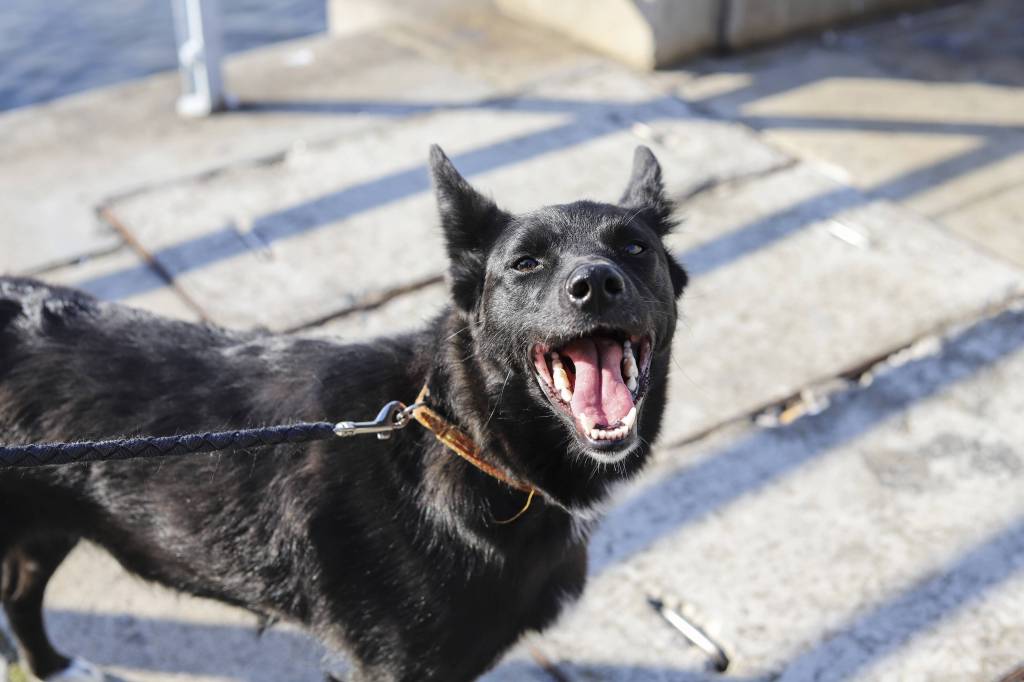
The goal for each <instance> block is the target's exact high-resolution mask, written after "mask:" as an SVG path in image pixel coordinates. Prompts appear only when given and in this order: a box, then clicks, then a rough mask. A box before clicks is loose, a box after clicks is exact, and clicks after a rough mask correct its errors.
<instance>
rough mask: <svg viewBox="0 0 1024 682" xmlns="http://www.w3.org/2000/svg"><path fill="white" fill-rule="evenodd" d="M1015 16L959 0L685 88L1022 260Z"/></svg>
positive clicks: (1022, 157) (997, 5) (1021, 62)
mask: <svg viewBox="0 0 1024 682" xmlns="http://www.w3.org/2000/svg"><path fill="white" fill-rule="evenodd" d="M1022 20H1024V7H1022V6H1021V5H1020V4H1019V3H1016V4H1015V3H1012V2H1006V1H1005V0H988V1H987V2H981V3H972V4H970V5H958V6H954V7H950V8H946V9H943V10H939V11H935V12H928V13H924V14H921V15H914V16H912V17H910V18H908V19H907V20H906V21H901V22H888V23H886V24H881V25H878V26H870V27H865V28H863V29H852V30H850V31H845V32H840V33H839V34H837V35H836V36H835V37H834V38H833V40H832V42H831V44H830V45H825V46H813V45H809V44H803V45H800V46H796V47H788V48H784V49H781V50H778V51H774V52H771V53H767V54H762V55H756V56H752V57H749V58H746V57H744V58H740V59H736V60H724V61H715V62H709V63H708V64H707V65H706V67H701V69H700V70H703V69H704V68H707V69H709V70H710V73H709V74H708V75H707V77H706V78H695V79H692V80H689V81H687V82H685V83H683V85H682V86H681V92H682V93H683V95H684V97H685V98H686V99H688V100H690V101H693V102H699V103H700V106H702V107H706V108H708V109H711V110H712V111H714V112H715V113H717V114H719V115H721V116H725V117H727V118H730V119H734V120H740V121H743V122H745V123H747V124H749V125H751V126H753V127H755V128H757V129H759V130H761V131H762V132H763V134H764V136H765V138H766V139H767V140H769V141H771V142H772V143H774V144H777V145H779V146H780V147H782V148H784V149H786V150H787V151H789V152H790V153H792V154H794V155H797V156H800V157H802V158H804V159H807V160H816V161H818V162H820V163H821V164H822V165H823V166H824V167H827V168H829V169H830V170H831V172H833V173H835V174H836V175H837V176H839V177H842V178H844V179H845V180H847V181H848V182H850V183H851V184H853V185H855V186H857V187H859V188H861V189H863V190H864V191H865V192H868V193H870V194H872V195H875V196H879V197H885V198H888V199H892V200H894V201H898V202H900V203H903V204H905V205H906V206H908V207H909V208H911V209H913V210H915V211H917V212H919V213H921V214H922V215H925V216H928V217H930V218H933V219H935V220H936V221H938V222H940V223H941V224H943V225H945V226H947V227H948V228H949V229H951V230H953V231H954V232H956V233H957V234H959V235H961V236H964V237H966V238H967V239H969V240H971V241H974V242H976V243H979V244H982V245H984V246H986V247H987V248H988V249H989V250H990V251H991V252H992V253H995V254H997V255H999V256H1000V257H1003V258H1007V259H1009V260H1011V261H1013V262H1015V263H1017V264H1024V233H1022V231H1021V230H1020V229H1019V220H1018V216H1019V215H1020V214H1021V213H1022V212H1024V192H1022V191H1021V189H1022V188H1024V113H1022V112H1024V78H1022V77H1020V76H1019V74H1021V73H1024V57H1022V56H1021V54H1022V53H1021V51H1020V49H1019V47H1020V45H1021V42H1022V40H1024V39H1022V38H1020V35H1019V32H1015V31H1011V30H1007V29H1006V28H1004V27H1005V26H1009V25H1014V26H1016V25H1018V24H1019V23H1020V21H1022ZM719 69H721V70H723V71H726V72H728V74H727V75H723V74H720V73H715V72H716V71H718V70H719ZM1014 74H1018V75H1014Z"/></svg>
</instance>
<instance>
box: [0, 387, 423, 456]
mask: <svg viewBox="0 0 1024 682" xmlns="http://www.w3.org/2000/svg"><path fill="white" fill-rule="evenodd" d="M422 404H423V403H420V402H416V403H413V404H412V405H409V406H406V405H405V403H403V402H401V401H399V400H392V401H391V402H389V403H387V404H386V405H384V407H382V408H381V409H380V412H378V413H377V417H376V418H375V419H373V420H372V421H366V422H351V421H345V422H338V423H337V424H334V423H331V422H299V423H297V424H287V425H281V426H264V427H261V428H255V429H238V430H236V431H213V432H210V433H189V434H184V435H181V436H137V437H135V438H116V439H111V440H100V441H92V442H82V443H41V444H32V445H9V446H0V469H2V468H5V467H22V468H27V467H40V466H52V465H57V464H72V463H76V462H109V461H112V460H124V459H148V458H152V457H174V456H177V455H192V454H196V453H200V452H217V451H218V450H227V449H230V448H256V447H263V446H265V445H281V444H282V443H309V442H311V441H315V440H327V439H328V438H334V437H342V438H345V437H348V436H358V435H364V434H375V435H376V436H377V438H380V439H387V438H390V437H391V433H392V432H394V431H397V430H399V429H404V428H405V427H406V426H408V425H409V423H410V422H411V421H412V414H413V412H414V411H415V410H416V409H417V408H419V407H421V406H422Z"/></svg>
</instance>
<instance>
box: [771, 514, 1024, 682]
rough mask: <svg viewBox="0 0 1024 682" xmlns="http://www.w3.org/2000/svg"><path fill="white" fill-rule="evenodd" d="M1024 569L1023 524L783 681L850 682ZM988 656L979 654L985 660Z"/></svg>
mask: <svg viewBox="0 0 1024 682" xmlns="http://www.w3.org/2000/svg"><path fill="white" fill-rule="evenodd" d="M1022 570H1024V519H1019V520H1017V521H1016V522H1015V523H1013V524H1011V525H1010V526H1009V527H1008V528H1005V529H1004V530H1002V531H1001V532H998V533H995V534H994V535H992V536H990V537H989V538H987V539H986V540H985V541H983V542H981V543H980V544H978V545H975V546H974V547H973V548H971V549H970V550H969V551H967V552H966V553H964V554H963V555H962V556H961V557H960V558H959V559H957V560H956V561H954V562H953V563H952V564H950V565H948V566H946V567H944V568H943V569H942V570H941V571H940V572H939V573H938V574H936V575H932V576H930V577H927V578H925V579H923V580H921V581H919V582H918V583H916V584H915V585H913V586H911V587H909V588H907V589H906V590H904V591H903V592H900V593H899V594H897V595H895V596H893V597H892V598H890V599H888V600H886V601H885V602H884V603H882V604H880V605H878V606H877V607H875V608H874V609H871V610H869V611H868V612H867V613H864V614H863V615H861V616H858V617H856V618H854V619H852V620H851V621H849V622H848V623H846V624H845V625H842V626H840V627H839V629H838V631H833V632H832V634H831V635H830V636H829V637H828V638H827V639H825V640H824V641H822V642H821V643H819V644H818V645H816V646H814V647H813V648H812V649H810V650H809V651H807V652H805V653H803V654H801V655H800V656H798V657H797V658H795V659H794V660H793V661H792V662H791V663H790V664H789V665H788V666H787V667H786V668H785V670H784V671H783V673H782V674H781V675H780V676H779V677H778V678H777V679H778V680H779V682H798V681H801V680H816V681H821V682H826V681H832V682H841V681H842V680H849V679H850V678H852V677H854V676H855V675H856V674H857V673H859V672H861V671H863V670H864V669H865V668H866V667H868V666H870V665H872V664H876V663H878V662H879V661H880V660H882V659H884V658H885V657H887V656H889V655H891V654H892V653H894V652H895V651H896V650H897V649H899V648H900V647H902V646H905V645H906V644H907V643H909V641H910V640H911V639H913V637H914V636H915V635H917V634H920V633H921V632H922V631H924V630H926V629H928V628H930V627H932V626H934V625H935V623H936V622H938V621H940V620H942V619H944V618H948V617H949V616H951V615H953V614H954V613H956V612H957V611H959V610H960V609H962V608H964V607H965V606H967V605H969V604H971V603H973V602H976V601H978V600H980V599H981V598H983V597H984V596H985V595H986V593H988V592H989V591H990V590H992V589H993V588H995V587H997V586H998V585H999V584H1001V583H1004V582H1005V581H1006V580H1008V579H1010V578H1012V577H1014V576H1015V575H1017V574H1019V573H1020V572H1021V571H1022ZM983 653H984V652H982V651H979V652H978V654H979V655H982V654H983Z"/></svg>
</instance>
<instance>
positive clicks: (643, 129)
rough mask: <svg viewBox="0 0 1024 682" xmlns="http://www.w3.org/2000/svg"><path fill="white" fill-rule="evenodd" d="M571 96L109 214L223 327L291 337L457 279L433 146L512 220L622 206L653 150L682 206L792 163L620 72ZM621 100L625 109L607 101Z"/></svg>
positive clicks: (453, 115)
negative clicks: (547, 211) (546, 211)
mask: <svg viewBox="0 0 1024 682" xmlns="http://www.w3.org/2000/svg"><path fill="white" fill-rule="evenodd" d="M560 83H561V81H553V83H552V84H551V85H548V86H546V87H538V88H536V89H534V90H531V91H530V92H529V93H528V94H526V95H524V96H522V97H518V98H512V99H508V100H501V101H495V102H490V103H484V104H482V105H480V106H478V107H465V108H462V109H460V110H458V111H446V112H441V113H435V114H432V115H429V116H423V117H419V118H416V119H414V120H409V121H406V122H404V123H403V124H402V125H397V124H396V125H393V126H389V127H380V128H377V129H374V130H371V131H364V132H363V133H361V134H360V135H358V136H352V137H346V138H344V139H341V140H339V141H338V142H336V143H332V144H327V145H321V146H311V147H308V148H306V149H304V150H297V151H295V152H294V153H292V154H289V155H288V156H286V157H285V158H284V159H282V160H280V161H279V162H274V163H264V164H259V165H245V166H238V167H234V168H230V169H227V170H225V171H224V172H221V173H217V174H213V175H210V176H205V177H202V178H199V179H197V180H193V181H187V182H181V183H176V184H173V185H168V186H165V187H161V188H158V189H155V190H152V191H149V192H143V193H139V194H137V195H134V196H131V197H127V198H125V199H122V200H120V201H118V202H115V203H114V204H113V205H112V206H111V211H112V212H113V213H114V214H115V215H116V216H117V219H118V220H119V221H120V222H121V223H122V224H123V226H124V227H125V229H126V230H128V231H129V232H130V233H131V234H132V235H133V237H134V238H135V239H136V240H137V241H138V242H139V243H140V244H141V245H142V247H143V248H144V249H145V250H146V252H148V253H149V254H152V255H153V256H154V257H155V258H156V259H157V260H158V261H159V262H160V263H161V265H162V266H163V267H164V268H165V269H166V270H167V271H169V272H171V273H173V274H174V276H175V279H176V283H177V285H178V286H180V287H181V288H182V290H183V291H184V292H186V293H187V294H188V296H189V297H190V298H191V299H192V300H194V301H196V302H197V303H198V304H199V306H200V307H201V308H202V309H203V310H204V311H205V312H206V313H207V314H208V315H209V316H210V317H211V319H213V320H214V321H216V322H218V323H221V324H226V325H235V326H247V325H262V326H267V327H270V328H275V329H291V328H295V327H299V326H303V325H304V324H308V323H310V322H312V321H315V320H319V319H323V318H324V317H328V316H330V315H333V314H337V313H338V312H341V311H343V310H344V309H346V308H351V307H359V306H363V305H366V304H367V303H373V302H376V301H378V300H380V299H381V298H382V297H387V296H388V295H389V293H388V292H390V291H393V290H396V289H404V288H408V287H409V286H414V285H417V284H419V283H422V282H424V281H427V280H429V279H432V278H436V277H437V276H439V275H440V274H441V273H442V272H443V270H444V268H445V262H444V257H443V250H442V248H441V240H440V233H439V231H438V229H437V227H436V215H435V208H434V201H433V197H432V196H431V195H430V192H429V183H428V180H427V173H426V169H425V167H424V166H423V161H424V158H425V156H426V147H427V143H428V142H430V141H437V142H439V143H441V144H442V146H443V147H444V148H445V149H446V150H447V152H448V153H449V155H450V156H451V157H452V158H453V160H454V161H455V163H456V165H457V166H458V167H459V168H460V169H461V170H462V171H463V172H464V173H466V174H467V175H468V176H469V177H471V178H472V179H473V181H474V182H476V183H478V185H479V186H480V187H481V189H483V190H484V191H487V192H493V194H494V195H495V196H496V198H497V200H498V202H499V203H500V204H502V205H503V206H505V207H507V208H509V209H510V210H513V211H521V210H528V209H532V208H535V207H537V206H540V205H543V204H547V203H558V202H564V201H571V200H574V199H578V198H594V199H602V200H614V199H615V198H617V196H618V195H619V193H620V192H621V189H622V187H623V186H624V185H625V179H626V177H627V176H628V173H629V164H630V163H631V159H632V152H633V148H634V147H635V146H636V145H637V144H639V143H650V144H652V145H653V146H654V147H655V148H656V151H658V153H659V154H660V155H661V157H662V162H663V164H664V165H665V169H666V176H667V178H668V179H669V183H670V186H671V188H672V191H673V192H674V193H676V194H686V193H688V192H691V191H693V190H694V189H696V188H698V187H701V186H705V185H707V184H708V183H711V182H715V181H719V180H723V179H729V178H735V177H740V176H743V175H745V174H750V173H757V172H764V171H765V170H766V169H770V168H773V167H777V166H779V165H781V164H783V163H785V162H786V161H787V159H786V158H785V157H784V156H782V155H781V154H779V153H778V152H775V151H774V150H772V149H770V148H768V147H765V146H764V145H761V144H759V143H758V142H757V141H756V139H754V138H753V137H752V136H751V135H750V134H749V132H748V131H746V130H744V129H742V128H740V127H738V126H735V125H733V124H728V123H719V122H715V121H711V120H708V119H701V118H697V117H694V116H693V115H691V113H690V112H689V111H688V110H687V109H686V108H685V107H684V106H682V105H681V103H680V102H679V101H678V100H675V99H673V98H671V97H668V96H665V95H664V94H662V93H660V92H659V91H658V90H656V89H651V88H650V87H648V86H644V87H641V86H642V85H643V82H642V81H641V80H639V79H637V78H636V77H635V76H633V75H630V74H627V73H626V72H624V71H621V70H618V69H617V68H616V69H613V70H612V71H610V72H607V73H605V72H598V73H596V74H592V75H590V76H587V77H585V78H582V79H581V81H580V82H578V83H576V85H575V86H571V87H564V88H563V87H560V85H559V84H560ZM609 87H614V88H616V90H617V91H619V92H621V93H622V94H621V95H620V97H619V99H617V100H613V101H608V99H607V98H606V97H607V96H606V95H601V99H597V100H595V99H594V97H595V96H596V94H597V93H598V92H607V91H608V90H607V88H609ZM555 93H557V94H555ZM582 168H586V169H587V171H586V172H585V173H583V172H580V169H582Z"/></svg>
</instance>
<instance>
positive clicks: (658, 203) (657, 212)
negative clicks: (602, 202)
mask: <svg viewBox="0 0 1024 682" xmlns="http://www.w3.org/2000/svg"><path fill="white" fill-rule="evenodd" d="M619 205H620V206H622V207H624V208H632V209H636V210H638V211H639V212H640V215H641V216H642V217H643V218H645V219H646V221H647V223H648V224H649V225H650V226H651V227H652V228H654V231H655V232H657V233H658V236H659V237H664V236H665V235H666V234H668V233H669V231H670V230H671V229H672V227H673V222H672V210H673V208H674V207H673V206H672V202H671V201H670V200H669V198H668V197H667V196H665V185H664V184H663V183H662V181H661V166H660V165H659V164H658V160H657V159H656V158H654V152H652V151H651V150H650V149H648V148H647V147H645V146H643V145H640V146H639V147H637V148H636V152H634V153H633V172H632V173H631V174H630V177H629V184H628V185H626V191H625V192H623V194H622V198H621V199H619Z"/></svg>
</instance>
